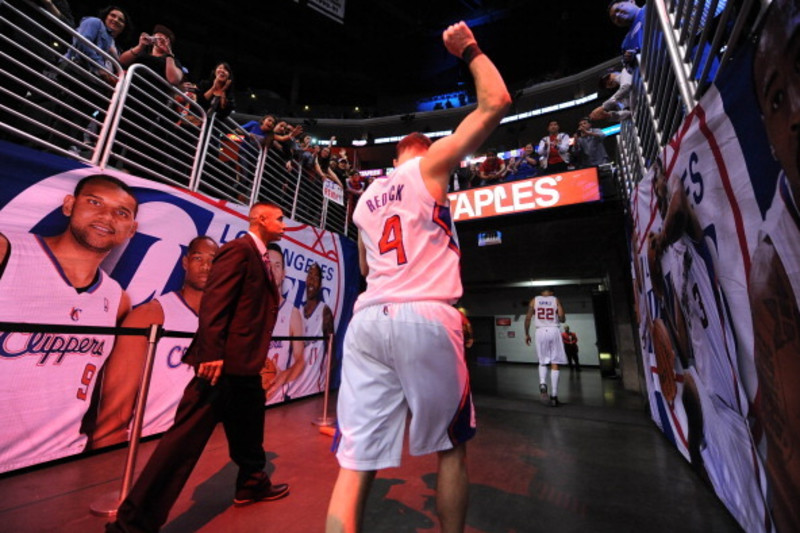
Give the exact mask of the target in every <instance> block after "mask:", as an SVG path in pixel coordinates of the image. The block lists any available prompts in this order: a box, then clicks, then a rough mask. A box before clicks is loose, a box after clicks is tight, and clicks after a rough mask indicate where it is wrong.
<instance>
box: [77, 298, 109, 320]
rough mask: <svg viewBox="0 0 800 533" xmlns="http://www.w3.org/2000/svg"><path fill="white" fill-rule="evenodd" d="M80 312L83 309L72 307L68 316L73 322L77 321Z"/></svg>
mask: <svg viewBox="0 0 800 533" xmlns="http://www.w3.org/2000/svg"><path fill="white" fill-rule="evenodd" d="M106 311H108V300H106ZM82 312H83V309H81V308H79V307H73V308H72V311H70V312H69V318H70V319H71V320H72V321H73V322H77V321H78V320H80V319H81V313H82Z"/></svg>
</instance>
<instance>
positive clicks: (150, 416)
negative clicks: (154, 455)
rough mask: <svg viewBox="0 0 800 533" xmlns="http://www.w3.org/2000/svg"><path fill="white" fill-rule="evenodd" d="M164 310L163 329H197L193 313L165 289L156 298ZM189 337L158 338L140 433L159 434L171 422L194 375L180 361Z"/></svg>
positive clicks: (175, 293)
mask: <svg viewBox="0 0 800 533" xmlns="http://www.w3.org/2000/svg"><path fill="white" fill-rule="evenodd" d="M157 300H158V302H159V303H160V304H161V309H162V310H163V311H164V329H165V330H167V331H184V332H187V333H194V332H196V331H197V313H195V312H194V309H192V308H191V307H189V304H187V303H186V301H184V299H183V297H182V296H181V295H180V293H179V292H169V293H167V294H162V295H161V296H159V297H158V298H157ZM191 342H192V339H191V338H177V337H162V338H161V340H159V341H158V348H157V349H156V357H155V360H154V361H153V375H152V378H151V379H150V390H149V391H148V393H147V405H146V406H145V408H144V425H143V426H142V436H147V435H153V434H155V433H161V432H163V431H166V430H167V429H169V427H170V426H171V425H172V423H173V422H174V421H175V412H176V411H177V410H178V402H180V400H181V397H182V396H183V389H185V388H186V385H188V383H189V381H191V380H192V378H193V377H194V368H192V366H191V365H187V364H184V363H182V362H181V358H182V357H183V354H184V353H186V349H187V348H189V344H190V343H191Z"/></svg>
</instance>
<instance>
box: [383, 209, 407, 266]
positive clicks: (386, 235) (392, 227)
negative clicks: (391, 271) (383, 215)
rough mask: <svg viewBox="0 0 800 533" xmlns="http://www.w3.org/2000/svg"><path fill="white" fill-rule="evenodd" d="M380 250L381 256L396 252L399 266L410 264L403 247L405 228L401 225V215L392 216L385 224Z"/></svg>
mask: <svg viewBox="0 0 800 533" xmlns="http://www.w3.org/2000/svg"><path fill="white" fill-rule="evenodd" d="M378 249H379V250H380V252H381V255H383V254H386V253H389V252H392V251H394V252H396V253H397V264H398V265H405V264H406V263H407V262H408V259H407V258H406V249H405V247H404V246H403V226H402V224H401V223H400V216H399V215H392V216H390V217H389V218H387V219H386V222H384V223H383V233H382V234H381V240H380V241H379V242H378Z"/></svg>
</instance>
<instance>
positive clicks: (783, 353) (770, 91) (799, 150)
mask: <svg viewBox="0 0 800 533" xmlns="http://www.w3.org/2000/svg"><path fill="white" fill-rule="evenodd" d="M798 43H800V5H798V3H797V2H796V1H792V0H774V1H773V2H772V4H771V6H770V11H769V13H768V15H767V17H766V20H765V22H764V28H763V31H762V34H761V37H760V38H759V42H758V48H757V50H756V53H755V58H754V61H753V65H754V67H753V77H754V80H753V81H754V84H755V89H756V95H757V98H758V103H759V106H760V108H761V114H762V117H763V120H764V127H765V129H766V131H767V137H768V138H769V143H770V145H771V147H772V152H773V154H774V155H775V157H776V158H777V159H778V161H779V162H780V164H781V167H782V168H783V172H782V173H781V174H780V176H779V177H778V183H777V187H776V189H775V197H774V198H773V200H772V206H771V207H770V209H769V211H768V212H767V216H766V220H765V221H764V226H763V228H762V231H761V233H760V235H759V243H758V247H757V248H756V250H755V253H754V254H753V263H752V269H751V271H750V280H749V281H750V285H749V291H750V305H751V311H752V314H753V333H754V335H755V354H754V357H755V368H756V374H757V376H758V396H757V398H758V402H757V403H756V415H757V420H758V423H759V424H760V426H761V429H762V430H763V434H764V436H765V438H766V463H767V474H768V476H769V484H770V506H771V509H772V512H773V516H774V518H775V525H776V529H777V530H778V531H800V505H798V498H797V495H798V494H800V453H798V450H800V416H799V415H798V413H800V387H798V381H800V76H798V68H797V57H798Z"/></svg>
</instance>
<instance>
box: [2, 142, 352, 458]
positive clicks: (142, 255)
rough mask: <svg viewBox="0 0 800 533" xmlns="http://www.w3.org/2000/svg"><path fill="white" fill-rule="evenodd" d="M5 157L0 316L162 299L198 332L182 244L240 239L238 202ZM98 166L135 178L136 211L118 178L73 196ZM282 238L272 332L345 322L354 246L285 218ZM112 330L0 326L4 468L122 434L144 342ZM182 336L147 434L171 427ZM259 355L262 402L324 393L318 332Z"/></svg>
mask: <svg viewBox="0 0 800 533" xmlns="http://www.w3.org/2000/svg"><path fill="white" fill-rule="evenodd" d="M0 159H1V160H2V161H3V164H2V166H0V234H2V238H0V309H2V311H0V321H4V322H23V323H35V324H50V325H86V326H108V327H114V326H116V325H118V324H123V323H124V322H123V321H124V319H125V317H126V316H128V313H129V312H130V313H136V312H137V310H138V309H139V306H142V304H145V303H148V305H149V306H151V307H152V302H154V301H156V300H157V301H158V302H157V303H156V304H155V305H156V306H157V307H158V308H159V309H160V310H161V311H162V312H163V324H164V328H165V329H166V330H168V331H186V332H189V333H193V331H194V330H195V329H196V327H197V316H196V309H193V307H192V305H191V303H190V299H188V298H184V297H183V296H184V295H185V294H187V293H186V290H187V287H188V288H190V289H191V288H192V287H194V288H197V287H200V289H202V285H203V284H204V283H205V276H203V275H198V272H200V270H201V269H197V268H193V267H192V266H191V264H190V262H189V260H188V256H187V252H188V251H189V243H190V242H191V241H192V239H194V238H195V237H197V236H200V235H205V236H207V237H209V238H210V239H213V241H215V242H216V243H217V244H219V245H222V244H224V243H225V242H228V241H230V240H232V239H235V238H237V237H239V236H241V235H242V234H244V233H245V232H246V231H247V227H248V220H247V208H246V207H242V206H237V205H231V204H227V203H226V202H220V201H218V200H215V199H211V198H208V197H205V196H203V195H201V194H198V193H192V192H189V191H186V190H184V189H179V188H176V187H172V186H169V185H165V184H160V183H156V182H153V181H149V180H145V179H141V178H138V177H135V176H131V175H129V174H125V173H122V172H118V171H114V170H110V169H106V170H104V171H101V170H99V169H97V168H92V167H87V166H85V165H82V164H80V163H77V162H75V161H70V160H67V159H64V158H61V157H57V156H53V155H49V154H43V153H41V152H38V151H34V150H30V149H26V148H24V147H20V146H16V145H11V144H7V143H0ZM101 173H102V174H105V175H108V176H111V177H112V178H116V179H118V180H121V181H122V182H123V183H124V184H126V185H127V186H128V187H130V189H131V191H132V193H133V195H134V196H135V198H136V200H137V201H138V212H137V213H135V214H134V213H128V212H127V211H128V210H127V209H126V208H125V207H124V205H123V204H124V202H123V203H120V204H116V203H114V202H117V201H118V199H119V198H123V199H124V198H125V197H126V195H127V193H124V192H122V191H121V190H120V189H117V188H113V187H112V188H110V189H103V188H100V189H97V187H92V186H91V185H87V186H86V189H84V190H83V191H82V193H81V194H80V195H79V196H78V200H74V195H75V187H76V185H77V184H78V182H79V181H80V180H81V179H82V178H84V177H86V176H91V175H96V174H101ZM92 183H97V182H96V181H94V182H92ZM108 191H110V192H108ZM120 195H121V196H120ZM70 199H72V200H70ZM134 215H135V223H136V227H135V229H134V231H130V232H129V228H131V227H132V222H133V218H132V217H134ZM128 217H130V220H128ZM65 235H67V236H68V238H65ZM207 242H208V241H207ZM278 244H279V246H280V247H281V249H282V256H283V257H282V259H283V263H284V279H283V280H282V283H281V293H282V295H283V298H284V301H283V303H282V305H281V309H280V311H279V322H278V325H276V329H275V332H274V336H280V337H285V336H307V337H315V336H322V335H324V334H327V333H334V332H336V331H341V332H344V328H345V327H346V325H347V323H348V322H349V319H350V316H351V314H352V307H353V302H354V301H355V298H356V295H357V290H358V267H357V264H356V262H357V250H356V246H355V244H354V243H353V242H352V241H350V240H348V239H346V238H343V237H341V236H339V235H336V234H334V233H331V232H327V231H322V230H319V229H317V228H314V227H311V226H307V225H304V224H300V223H296V222H293V221H291V220H287V227H286V233H285V236H284V238H283V239H282V240H281V241H279V242H278ZM212 246H213V244H212ZM131 308H132V309H133V310H131ZM144 308H145V307H142V309H144ZM130 316H131V317H133V316H135V315H133V314H131V315H130ZM340 336H341V335H340ZM340 336H339V337H340ZM121 339H130V337H129V336H124V337H120V338H119V339H117V338H115V337H114V335H112V334H71V333H59V332H54V333H30V332H25V331H4V332H0V366H2V368H0V400H2V402H3V406H4V408H3V411H2V413H0V428H2V429H0V472H5V471H10V470H15V469H18V468H22V467H25V466H29V465H34V464H38V463H42V462H45V461H50V460H53V459H58V458H61V457H66V456H69V455H74V454H77V453H80V452H82V451H84V450H85V449H87V448H99V447H102V446H105V445H109V444H113V443H116V442H120V441H122V440H124V439H126V438H127V436H128V426H129V424H130V421H131V409H132V408H133V402H134V399H135V395H136V391H137V388H138V383H139V380H140V376H141V369H142V361H143V360H144V357H145V352H144V350H143V349H141V347H143V346H145V345H146V343H141V342H140V343H139V344H138V345H137V344H136V343H130V342H120V340H121ZM190 341H191V339H190V338H177V337H164V338H162V339H160V341H159V343H158V349H157V353H156V359H155V365H154V368H153V377H152V382H151V388H150V392H149V394H148V402H147V405H146V409H145V425H144V429H143V435H150V434H154V433H158V432H163V431H165V430H166V429H167V428H168V427H169V426H170V425H171V423H172V419H173V417H174V413H175V409H176V407H177V402H178V400H179V399H180V397H181V395H182V393H183V388H184V386H185V385H186V383H188V381H189V380H190V379H191V377H192V375H193V371H192V369H191V368H190V367H188V366H187V365H184V364H182V363H181V362H180V359H181V356H182V355H183V352H184V351H185V349H186V348H187V347H188V345H189V343H190ZM340 344H341V339H338V338H337V340H336V341H335V342H334V359H336V358H338V357H340V353H341V350H339V349H336V347H338V346H340ZM137 346H138V348H137ZM264 355H265V361H266V360H269V363H268V364H265V372H264V375H263V379H262V382H263V384H264V386H265V389H266V390H267V394H268V396H265V402H267V403H269V404H275V403H280V402H283V401H285V400H287V399H289V398H300V397H303V396H306V395H309V394H315V393H318V392H321V391H322V390H323V387H324V385H325V371H326V369H327V358H328V356H329V355H331V354H329V353H328V349H327V342H325V341H297V340H295V341H288V340H274V341H273V342H272V344H271V346H270V350H269V354H264ZM333 368H334V370H338V364H337V362H336V361H335V360H334V361H333Z"/></svg>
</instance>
